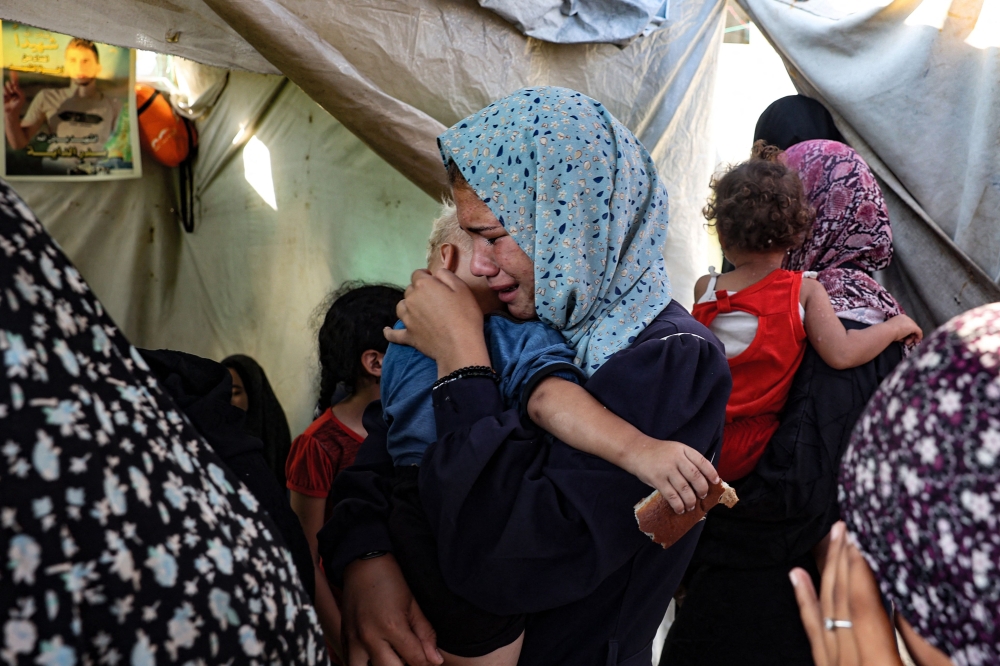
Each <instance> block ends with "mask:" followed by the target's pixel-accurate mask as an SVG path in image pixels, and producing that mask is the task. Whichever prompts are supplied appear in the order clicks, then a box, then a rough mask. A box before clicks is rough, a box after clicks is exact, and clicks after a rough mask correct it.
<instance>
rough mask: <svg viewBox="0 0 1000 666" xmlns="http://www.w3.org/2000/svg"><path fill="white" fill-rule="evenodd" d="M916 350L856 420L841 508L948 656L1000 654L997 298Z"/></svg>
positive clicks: (881, 571)
mask: <svg viewBox="0 0 1000 666" xmlns="http://www.w3.org/2000/svg"><path fill="white" fill-rule="evenodd" d="M917 350H918V351H917V353H915V354H913V355H912V356H910V357H909V358H908V359H906V360H904V361H903V362H902V363H901V364H900V365H899V367H898V368H897V369H896V371H895V372H894V373H893V374H892V375H891V376H890V377H889V379H887V380H886V382H885V383H884V384H883V385H882V387H881V388H880V389H879V391H878V392H877V393H876V394H875V396H874V397H873V398H872V400H871V402H870V403H868V407H867V408H866V410H865V412H864V414H863V415H862V418H861V420H860V422H859V425H858V427H857V428H856V429H855V431H854V436H853V438H852V440H851V444H850V447H849V448H848V450H847V453H846V455H845V456H844V460H843V463H842V465H841V472H840V484H841V487H840V506H841V510H842V513H843V515H844V519H845V520H846V521H847V525H848V529H849V530H850V532H851V533H852V534H853V535H854V537H855V538H856V540H857V542H858V546H859V547H860V549H861V551H862V552H863V553H864V555H865V557H866V559H867V560H868V562H869V564H871V566H872V568H873V569H874V571H875V575H876V577H877V578H878V580H879V585H880V586H881V588H882V591H883V593H884V594H885V595H886V596H887V597H889V598H890V599H892V600H893V602H895V604H896V607H897V608H898V609H899V611H900V612H901V613H902V614H903V617H905V618H906V619H907V621H909V622H910V623H911V624H912V625H913V626H914V628H915V629H916V631H917V633H919V634H920V635H921V636H922V637H924V638H926V639H927V640H928V641H930V643H932V644H933V645H935V646H936V647H938V648H940V649H941V650H942V651H944V652H946V653H948V654H949V655H950V656H951V659H952V661H953V662H954V663H955V664H956V666H965V665H967V664H968V665H978V664H996V663H1000V304H995V305H987V306H984V307H981V308H978V309H975V310H971V311H969V312H966V313H965V314H962V315H959V316H958V317H955V318H954V319H952V320H951V321H949V322H948V323H947V324H945V325H944V326H942V327H941V328H939V329H938V330H937V331H935V332H934V333H933V334H932V335H931V336H930V337H929V338H927V339H926V340H925V341H924V342H923V344H922V345H920V346H919V347H918V348H917Z"/></svg>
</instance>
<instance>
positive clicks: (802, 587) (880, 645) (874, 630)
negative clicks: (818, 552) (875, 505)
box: [789, 522, 903, 666]
mask: <svg viewBox="0 0 1000 666" xmlns="http://www.w3.org/2000/svg"><path fill="white" fill-rule="evenodd" d="M789 577H790V578H791V579H792V585H793V586H794V587H795V598H796V600H797V601H798V603H799V614H800V615H801V617H802V624H803V626H804V627H805V630H806V635H808V636H809V643H810V645H811V646H812V654H813V660H814V661H815V662H816V666H902V663H903V662H902V660H901V659H900V657H899V652H898V650H897V648H896V633H895V630H894V629H893V625H892V622H891V620H890V618H889V616H888V614H887V613H886V612H885V608H884V607H883V606H882V600H881V597H880V596H879V592H878V584H877V583H876V582H875V576H874V574H872V570H871V568H870V567H869V566H868V563H867V562H866V561H865V559H864V558H863V557H862V556H861V553H860V552H858V549H857V548H855V547H854V546H853V545H852V544H850V543H848V541H847V537H846V526H845V525H844V523H843V522H839V523H837V524H835V525H834V526H833V529H832V530H830V538H829V546H828V548H827V553H826V558H825V564H823V579H822V583H821V584H820V595H819V599H817V598H816V590H815V588H813V584H812V579H811V578H810V577H809V574H808V573H806V571H805V570H803V569H792V571H791V572H790V573H789Z"/></svg>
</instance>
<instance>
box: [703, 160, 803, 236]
mask: <svg viewBox="0 0 1000 666" xmlns="http://www.w3.org/2000/svg"><path fill="white" fill-rule="evenodd" d="M781 155H782V152H781V150H780V149H779V148H776V147H775V146H770V145H767V144H766V143H765V142H764V141H758V142H757V143H755V144H754V146H753V155H752V156H751V158H750V159H749V160H747V161H746V162H742V163H740V164H737V165H736V166H734V167H732V168H731V169H729V171H727V172H726V173H725V174H724V175H723V176H722V177H721V178H712V182H711V183H710V187H711V188H712V190H713V191H714V193H715V196H713V197H712V198H711V199H709V201H708V204H707V205H706V206H705V207H704V208H703V209H702V214H703V215H704V216H705V218H706V219H707V220H708V221H709V226H711V227H715V230H716V232H717V233H718V234H719V240H721V241H722V243H723V245H725V246H727V247H733V248H739V249H742V250H749V251H751V252H767V251H770V250H784V249H787V248H791V247H796V246H798V245H799V244H800V243H802V241H803V240H805V238H806V235H807V233H808V232H809V229H810V228H811V226H812V222H813V210H812V208H810V206H809V202H808V201H807V200H806V197H805V193H804V192H803V191H802V183H801V181H799V176H798V174H797V173H796V172H795V171H793V170H792V169H789V168H788V167H787V166H785V165H784V164H783V163H782V162H781V160H780V157H781Z"/></svg>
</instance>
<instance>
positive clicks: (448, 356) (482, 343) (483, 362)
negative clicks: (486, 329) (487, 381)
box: [437, 331, 493, 379]
mask: <svg viewBox="0 0 1000 666" xmlns="http://www.w3.org/2000/svg"><path fill="white" fill-rule="evenodd" d="M470 338H471V339H468V338H467V339H466V340H464V341H456V342H455V344H452V345H450V346H449V347H450V348H449V349H448V350H447V351H445V352H444V353H442V354H440V355H439V357H438V359H437V365H438V379H440V378H442V377H447V376H448V375H450V374H451V373H453V372H455V371H456V370H460V369H462V368H468V367H470V366H484V367H493V366H492V364H491V363H490V354H489V352H488V351H487V350H486V340H485V339H484V338H483V335H482V332H481V331H480V333H479V339H478V340H476V339H475V337H474V336H470Z"/></svg>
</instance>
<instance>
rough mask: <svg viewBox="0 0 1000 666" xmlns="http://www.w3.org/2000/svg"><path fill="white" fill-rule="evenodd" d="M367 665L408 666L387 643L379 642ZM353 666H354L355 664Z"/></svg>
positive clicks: (421, 665) (370, 652)
mask: <svg viewBox="0 0 1000 666" xmlns="http://www.w3.org/2000/svg"><path fill="white" fill-rule="evenodd" d="M367 663H368V664H371V666H407V664H406V662H404V661H403V660H402V659H400V657H399V655H398V654H396V651H395V650H393V649H392V646H391V645H389V643H386V642H385V641H379V643H378V644H377V645H375V646H373V647H372V649H371V650H370V651H369V656H368V662H367ZM351 666H354V664H353V662H352V664H351ZM362 666H363V665H362ZM412 666H423V664H419V663H417V664H413V665H412Z"/></svg>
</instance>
